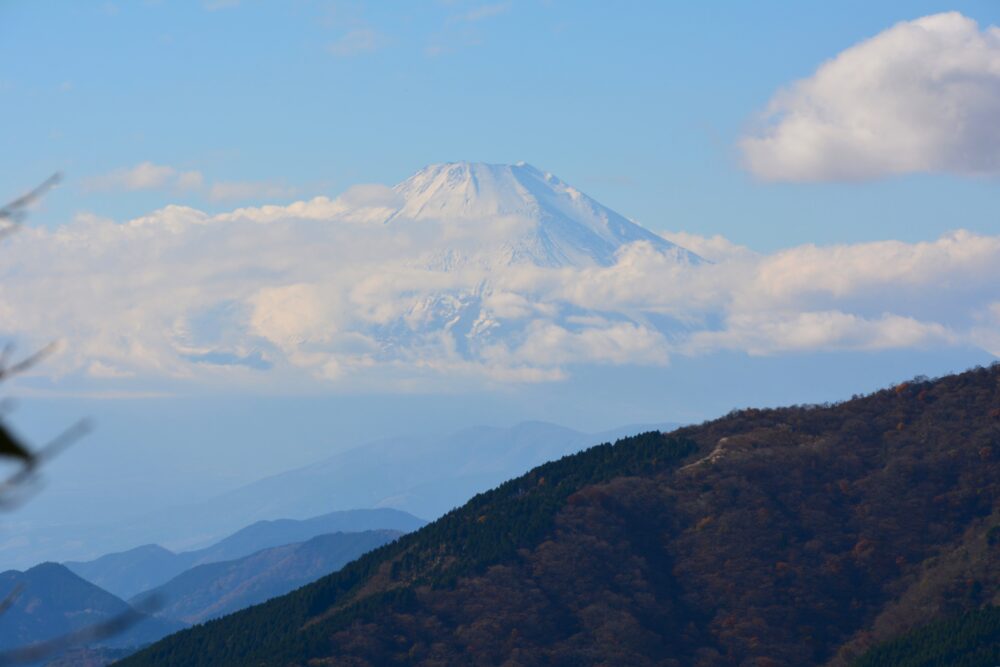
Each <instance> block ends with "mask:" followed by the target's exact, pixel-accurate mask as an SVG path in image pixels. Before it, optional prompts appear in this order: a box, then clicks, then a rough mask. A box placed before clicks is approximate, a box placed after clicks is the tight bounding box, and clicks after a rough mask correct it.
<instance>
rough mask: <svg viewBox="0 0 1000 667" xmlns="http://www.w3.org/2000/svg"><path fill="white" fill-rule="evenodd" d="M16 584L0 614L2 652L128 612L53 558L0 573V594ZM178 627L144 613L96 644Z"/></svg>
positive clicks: (126, 641) (141, 639) (135, 641)
mask: <svg viewBox="0 0 1000 667" xmlns="http://www.w3.org/2000/svg"><path fill="white" fill-rule="evenodd" d="M15 589H20V592H19V593H17V594H16V596H15V599H14V602H13V604H12V605H11V606H10V608H9V609H7V610H6V611H4V613H3V614H2V615H0V651H10V650H12V649H20V648H24V647H26V646H29V645H31V644H35V643H38V642H44V641H47V640H50V639H54V638H56V637H63V636H65V635H68V634H70V633H73V632H76V631H79V630H82V629H84V628H90V627H92V626H94V625H96V624H99V623H106V622H108V621H111V620H113V619H117V618H120V617H122V616H123V615H126V614H129V613H130V612H131V608H130V607H129V605H128V604H127V603H126V602H124V601H123V600H121V599H120V598H117V597H115V596H114V595H112V594H111V593H108V592H107V591H105V590H102V589H100V588H98V587H97V586H95V585H93V584H91V583H90V582H87V581H84V580H83V579H81V578H80V577H78V576H77V575H75V574H73V573H72V572H70V571H69V570H68V569H66V568H65V567H63V566H62V565H58V564H56V563H43V564H41V565H38V566H36V567H33V568H31V569H30V570H27V571H25V572H18V571H15V570H10V571H7V572H4V573H2V574H0V597H6V596H7V595H8V594H10V593H11V592H13V591H14V590H15ZM182 627H183V625H182V624H180V623H176V622H174V621H169V620H165V619H161V618H155V617H145V618H142V619H141V620H139V621H138V622H136V623H135V624H134V625H132V626H130V627H129V628H128V629H127V630H126V631H124V632H122V633H120V634H116V635H114V636H113V637H111V638H109V639H105V640H102V641H99V642H97V643H100V644H104V645H108V646H141V645H143V644H147V643H149V642H150V641H153V640H155V639H159V638H160V637H163V636H164V635H167V634H170V633H171V632H174V631H176V630H179V629H180V628H182Z"/></svg>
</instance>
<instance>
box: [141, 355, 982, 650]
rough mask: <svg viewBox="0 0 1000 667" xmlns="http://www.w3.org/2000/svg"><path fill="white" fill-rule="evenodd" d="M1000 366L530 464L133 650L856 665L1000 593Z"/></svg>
mask: <svg viewBox="0 0 1000 667" xmlns="http://www.w3.org/2000/svg"><path fill="white" fill-rule="evenodd" d="M998 498H1000V367H996V366H995V367H993V368H989V369H976V370H972V371H969V372H966V373H963V374H961V375H956V376H950V377H946V378H943V379H941V380H937V381H933V382H930V381H922V380H915V381H912V382H908V383H903V384H901V385H899V386H897V387H893V388H891V389H886V390H883V391H880V392H877V393H875V394H872V395H869V396H864V397H856V398H855V399H852V400H850V401H847V402H844V403H841V404H837V405H833V406H796V407H790V408H784V409H776V410H743V411H739V412H734V413H732V414H730V415H728V416H726V417H724V418H722V419H719V420H716V421H713V422H709V423H706V424H703V425H701V426H697V427H687V428H683V429H680V430H677V431H675V432H673V433H670V434H667V435H661V434H656V433H649V434H644V435H640V436H635V437H632V438H626V439H623V440H621V441H619V442H618V443H616V444H615V445H614V446H612V445H601V446H598V447H594V448H591V449H589V450H587V451H585V452H582V453H580V454H577V455H574V456H569V457H566V458H563V459H561V460H559V461H556V462H553V463H549V464H546V465H543V466H540V467H539V468H536V469H534V470H532V471H531V472H529V473H528V474H526V475H524V476H522V477H519V478H517V479H515V480H511V481H509V482H507V483H505V484H503V485H501V486H500V487H498V488H497V489H495V490H493V491H490V492H488V493H485V494H481V495H479V496H476V497H475V498H473V499H472V500H471V501H470V502H469V503H467V504H466V505H465V506H463V507H461V508H459V509H457V510H455V511H453V512H451V513H449V514H447V515H445V516H444V517H442V518H441V519H440V520H438V521H435V522H434V523H432V524H429V525H428V526H426V527H425V528H423V529H421V530H420V531H417V532H415V533H411V534H409V535H407V536H404V537H403V538H401V539H400V540H398V541H397V542H394V543H393V544H391V545H388V546H385V547H382V548H380V549H378V550H376V551H374V552H371V553H370V554H368V555H366V556H364V557H362V558H361V559H359V560H357V561H355V562H354V563H352V564H350V565H348V566H347V567H345V568H344V569H343V570H341V571H340V572H338V573H336V574H333V575H331V576H328V577H325V578H323V579H321V580H319V581H317V582H316V583H314V584H311V585H309V586H306V587H304V588H302V589H299V590H297V591H295V592H293V593H291V594H289V595H286V596H284V597H281V598H277V599H275V600H272V601H269V602H267V603H264V604H262V605H258V606H255V607H251V608H250V609H247V610H244V611H242V612H239V613H236V614H233V615H231V616H227V617H225V618H222V619H219V620H217V621H213V622H210V623H206V624H205V625H202V626H198V627H195V628H192V629H190V630H186V631H184V632H180V633H178V634H176V635H173V636H171V637H168V638H166V639H164V640H163V641H161V642H158V643H157V644H155V645H153V646H152V647H150V648H148V649H147V650H145V651H142V652H140V653H138V654H136V655H135V656H133V657H131V658H129V659H127V660H125V661H123V662H122V663H121V664H122V665H126V666H136V665H157V666H162V665H178V666H180V665H183V666H185V667H194V666H197V665H213V666H219V665H249V664H252V665H282V666H285V665H391V664H423V665H443V664H482V665H499V664H510V665H514V664H518V665H543V664H545V665H598V664H614V665H618V664H628V665H674V666H680V665H698V666H706V665H732V666H734V667H736V666H742V665H757V666H759V667H775V666H780V665H788V666H793V665H794V666H800V665H846V664H849V663H850V662H851V661H852V660H854V659H856V658H857V657H858V656H860V655H862V654H863V653H864V652H865V650H866V649H868V648H869V647H870V646H873V645H875V644H878V643H880V642H883V641H886V640H890V639H892V638H894V637H897V636H899V635H900V634H902V633H904V632H906V631H908V630H910V629H912V628H916V627H919V626H921V625H923V624H926V623H928V622H932V621H934V620H937V619H941V618H945V617H948V616H954V615H955V614H959V613H962V612H963V611H965V610H972V609H977V608H979V607H983V606H986V605H988V604H990V603H996V602H997V601H998V600H1000V598H998V596H1000V573H998V572H997V562H998V561H1000V558H998V557H997V556H998V555H1000V554H998V552H997V549H998V547H997V544H996V540H994V539H992V538H991V536H995V535H996V528H997V526H998V525H1000V511H998Z"/></svg>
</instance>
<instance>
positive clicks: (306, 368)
mask: <svg viewBox="0 0 1000 667" xmlns="http://www.w3.org/2000/svg"><path fill="white" fill-rule="evenodd" d="M399 203H400V202H399V201H398V196H397V195H396V193H395V192H394V191H393V190H392V189H389V188H384V187H381V186H361V187H356V188H352V189H351V190H349V191H347V192H345V193H344V194H343V195H341V196H340V197H338V198H336V199H329V198H326V197H317V198H315V199H312V200H308V201H300V202H295V203H293V204H290V205H288V206H275V205H268V206H263V207H259V208H240V209H236V210H234V211H231V212H228V213H223V214H219V215H210V214H207V213H204V212H202V211H199V210H197V209H194V208H191V207H185V206H168V207H165V208H163V209H160V210H157V211H154V212H152V213H150V214H148V215H145V216H142V217H140V218H136V219H134V220H130V221H127V222H124V223H118V222H115V221H112V220H108V219H102V218H98V217H96V216H91V215H81V216H79V217H78V218H77V219H76V220H74V221H73V222H71V223H69V224H67V225H65V226H63V227H60V228H55V229H48V228H29V229H25V230H24V231H23V232H22V233H20V234H17V235H15V236H13V237H11V238H9V239H7V240H6V241H5V242H4V243H3V244H0V337H2V338H5V339H8V338H13V339H16V340H20V341H22V342H23V343H24V344H25V345H26V346H28V347H31V346H34V345H39V344H43V343H45V342H47V341H48V340H49V339H50V338H52V337H53V336H54V335H55V334H58V335H60V336H61V337H62V338H64V339H65V340H66V343H67V345H66V349H65V351H64V352H63V353H62V354H60V355H59V356H58V357H56V358H53V359H51V360H50V361H49V362H47V363H46V364H45V366H44V372H46V373H52V374H54V375H61V376H72V377H80V378H84V379H86V380H87V381H88V382H91V383H98V384H100V383H110V384H111V385H113V386H114V387H120V386H122V384H123V383H131V384H129V386H130V387H134V388H135V389H137V390H149V389H158V388H162V387H161V386H160V385H156V384H149V383H150V382H151V380H156V381H160V380H163V381H170V382H181V383H184V382H194V381H197V382H199V383H206V382H207V383H228V386H241V387H242V386H252V385H253V384H254V383H258V384H260V385H261V386H263V385H267V386H268V387H281V386H289V387H295V388H300V387H301V386H303V384H304V383H305V384H308V383H314V384H316V386H328V385H331V384H332V385H334V386H350V387H357V386H372V387H375V386H378V387H385V386H391V387H394V388H397V389H400V390H405V388H413V389H414V390H416V389H419V388H426V387H428V386H439V385H435V384H434V383H435V382H437V383H439V384H440V383H453V382H462V381H479V382H482V381H486V382H494V383H509V382H540V381H552V380H558V379H562V378H565V377H567V376H568V374H569V373H570V372H571V370H570V369H572V368H573V367H574V366H577V365H580V364H604V365H635V364H638V365H665V364H668V363H669V362H670V360H671V359H672V358H676V357H678V356H680V355H704V354H711V353H713V352H715V351H718V350H737V351H742V352H746V353H748V354H754V355H777V354H786V353H814V352H824V351H832V350H886V349H909V348H932V347H947V346H955V345H966V346H978V347H979V348H981V349H984V350H987V351H989V352H991V353H993V354H1000V305H998V304H1000V289H998V285H1000V236H983V235H977V234H973V233H971V232H965V231H958V232H953V233H950V234H947V235H945V236H942V237H941V238H939V239H936V240H933V241H926V242H921V243H903V242H900V241H882V242H875V243H859V244H842V245H835V246H826V247H822V246H813V245H804V246H799V247H795V248H789V249H786V250H782V251H779V252H775V253H772V254H758V253H754V252H751V251H749V250H747V249H745V248H741V247H739V246H736V245H734V244H732V243H731V242H729V241H728V240H726V239H724V238H721V237H712V238H705V237H700V236H696V235H692V234H685V233H682V232H678V233H673V234H670V235H668V236H669V238H671V239H673V240H675V241H678V242H681V243H685V244H687V245H689V246H691V247H692V248H694V249H696V250H698V251H699V252H703V253H704V254H706V255H707V256H709V257H710V258H711V259H712V260H713V262H712V263H702V264H691V263H683V262H678V261H676V260H675V259H673V258H671V257H669V256H666V255H663V254H660V253H658V252H657V251H655V250H654V249H653V247H652V246H651V245H650V244H649V243H645V242H639V243H634V244H631V245H628V246H625V247H624V248H622V249H621V251H620V252H619V253H618V254H617V257H616V261H615V263H614V264H612V265H610V266H589V267H583V268H541V267H537V266H534V265H532V264H526V263H520V264H519V263H511V264H503V265H495V264H494V265H483V264H480V263H477V262H464V263H463V262H456V263H454V264H448V263H446V262H445V263H442V262H441V257H442V252H444V249H450V250H452V251H456V252H458V251H461V250H462V249H464V248H466V247H474V245H473V244H474V243H487V244H492V245H490V247H493V246H494V245H502V243H503V242H504V236H503V234H502V233H500V232H498V230H497V229H495V228H494V225H493V223H492V222H491V224H489V225H477V224H474V223H470V224H463V225H460V226H461V227H462V228H463V229H464V230H465V231H464V233H459V231H461V230H456V229H455V228H454V225H452V226H449V225H445V224H436V223H434V222H432V221H416V220H400V219H397V218H393V221H392V222H391V223H388V224H383V223H384V221H385V220H387V219H389V218H390V217H391V216H392V215H393V214H394V212H395V211H396V210H397V209H398V206H399ZM494 222H497V224H498V226H499V227H501V228H502V227H503V225H502V224H499V223H500V222H505V220H501V221H494ZM506 222H509V221H506ZM477 230H478V231H477ZM446 269H447V270H446ZM144 383H145V384H144Z"/></svg>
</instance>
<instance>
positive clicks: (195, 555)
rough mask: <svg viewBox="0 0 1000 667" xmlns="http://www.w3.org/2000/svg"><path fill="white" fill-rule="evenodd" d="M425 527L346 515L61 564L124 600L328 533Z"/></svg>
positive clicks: (399, 515) (408, 519) (261, 525)
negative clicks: (176, 548)
mask: <svg viewBox="0 0 1000 667" xmlns="http://www.w3.org/2000/svg"><path fill="white" fill-rule="evenodd" d="M425 523H426V522H425V521H423V520H422V519H418V518H417V517H415V516H413V515H412V514H407V513H406V512H402V511H400V510H393V509H366V510H347V511H342V512H330V513H328V514H324V515H322V516H317V517H313V518H311V519H302V520H294V519H279V520H276V521H258V522H256V523H254V524H252V525H250V526H247V527H246V528H243V529H242V530H239V531H237V532H235V533H233V534H232V535H230V536H228V537H226V538H224V539H222V540H220V541H219V542H217V543H216V544H213V545H212V546H209V547H206V548H204V549H198V550H195V551H185V552H182V553H173V552H172V551H169V550H167V549H164V548H163V547H161V546H158V545H155V544H149V545H145V546H141V547H137V548H135V549H131V550H129V551H123V552H120V553H114V554H108V555H106V556H101V557H100V558H97V559H95V560H92V561H86V562H68V563H64V564H65V565H66V567H68V568H69V569H70V570H72V571H73V572H75V573H76V574H78V575H80V576H81V577H83V578H84V579H86V580H87V581H90V582H92V583H94V584H97V585H98V586H100V587H101V588H103V589H105V590H107V591H109V592H111V593H114V594H115V595H118V596H120V597H122V598H125V599H128V598H131V597H133V596H135V595H137V594H139V593H142V592H143V591H148V590H150V589H152V588H156V587H157V586H160V585H162V584H164V583H166V582H168V581H170V580H171V579H173V578H174V577H176V576H177V575H179V574H181V573H182V572H184V571H186V570H189V569H191V568H192V567H197V566H199V565H205V564H208V563H217V562H221V561H227V560H233V559H236V558H242V557H244V556H248V555H250V554H252V553H255V552H257V551H260V550H262V549H268V548H270V547H276V546H281V545H284V544H293V543H297V542H302V541H304V540H308V539H310V538H313V537H316V536H318V535H324V534H327V533H336V532H358V531H369V530H392V531H401V532H409V531H411V530H415V529H417V528H419V527H421V526H423V525H424V524H425Z"/></svg>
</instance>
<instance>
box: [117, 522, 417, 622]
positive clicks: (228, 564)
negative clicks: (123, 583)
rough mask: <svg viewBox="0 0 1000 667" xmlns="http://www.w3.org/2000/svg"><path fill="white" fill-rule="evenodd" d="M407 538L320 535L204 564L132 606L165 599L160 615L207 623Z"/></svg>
mask: <svg viewBox="0 0 1000 667" xmlns="http://www.w3.org/2000/svg"><path fill="white" fill-rule="evenodd" d="M402 534H403V533H402V532H400V531H396V530H368V531H364V532H360V533H334V534H332V535H320V536H318V537H314V538H312V539H310V540H308V541H306V542H300V543H296V544H286V545H283V546H279V547H272V548H270V549H264V550H262V551H258V552H257V553H254V554H252V555H250V556H245V557H243V558H239V559H236V560H227V561H222V562H215V563H210V564H208V565H198V566H197V567H193V568H191V569H190V570H187V571H186V572H184V573H182V574H179V575H177V576H176V577H174V578H173V579H171V580H170V581H168V582H167V583H165V584H163V585H162V586H159V587H157V588H154V589H152V590H150V591H147V592H145V593H142V594H140V595H137V596H135V598H133V599H132V600H130V601H129V602H130V603H131V604H134V605H137V606H139V607H140V608H141V607H143V605H144V603H145V602H146V601H147V600H149V599H151V598H153V599H157V600H163V601H164V607H163V608H162V609H159V610H158V611H157V616H160V617H163V618H168V619H171V620H175V621H180V622H182V623H184V624H188V625H189V624H193V623H202V622H204V621H207V620H209V619H211V618H216V617H218V616H223V615H225V614H229V613H232V612H234V611H237V610H239V609H243V608H245V607H249V606H250V605H253V604H257V603H259V602H264V601H265V600H269V599H271V598H273V597H276V596H278V595H283V594H285V593H287V592H289V591H292V590H295V589H296V588H298V587H300V586H303V585H305V584H308V583H310V582H312V581H315V580H316V579H318V578H320V577H322V576H323V575H326V574H329V573H331V572H335V571H337V570H339V569H340V568H342V567H343V566H344V565H346V564H347V563H349V562H351V561H352V560H354V559H355V558H357V557H358V556H360V555H362V554H364V553H366V552H368V551H371V550H372V549H375V548H377V547H380V546H382V545H383V544H385V543H387V542H391V541H392V540H394V539H396V538H397V537H399V536H400V535H402Z"/></svg>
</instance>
